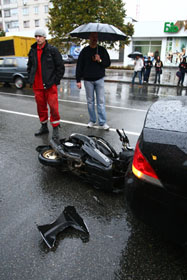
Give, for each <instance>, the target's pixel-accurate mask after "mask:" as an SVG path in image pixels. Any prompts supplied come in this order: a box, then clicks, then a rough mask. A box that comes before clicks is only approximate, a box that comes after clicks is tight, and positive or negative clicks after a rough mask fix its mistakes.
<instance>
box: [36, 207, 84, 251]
mask: <svg viewBox="0 0 187 280" xmlns="http://www.w3.org/2000/svg"><path fill="white" fill-rule="evenodd" d="M67 227H73V228H74V229H77V230H79V231H82V232H84V233H86V234H88V235H89V232H88V228H87V226H86V225H85V223H84V221H83V219H82V218H81V217H80V216H79V214H78V213H77V211H76V209H75V207H74V206H67V207H65V209H64V211H63V212H62V214H61V215H60V216H59V217H58V218H57V219H56V221H54V222H53V223H52V224H46V225H42V226H39V225H37V228H38V230H39V232H40V233H41V236H42V238H43V240H44V241H45V243H46V244H47V246H48V247H49V248H52V247H53V246H54V244H55V241H56V237H57V235H58V233H60V232H62V231H63V230H64V229H66V228H67Z"/></svg>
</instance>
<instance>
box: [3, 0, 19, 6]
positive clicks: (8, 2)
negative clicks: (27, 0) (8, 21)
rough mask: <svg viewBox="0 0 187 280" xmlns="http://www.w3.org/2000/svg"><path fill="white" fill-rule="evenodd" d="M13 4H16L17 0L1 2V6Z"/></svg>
mask: <svg viewBox="0 0 187 280" xmlns="http://www.w3.org/2000/svg"><path fill="white" fill-rule="evenodd" d="M14 3H17V0H4V1H3V4H4V5H7V4H14Z"/></svg>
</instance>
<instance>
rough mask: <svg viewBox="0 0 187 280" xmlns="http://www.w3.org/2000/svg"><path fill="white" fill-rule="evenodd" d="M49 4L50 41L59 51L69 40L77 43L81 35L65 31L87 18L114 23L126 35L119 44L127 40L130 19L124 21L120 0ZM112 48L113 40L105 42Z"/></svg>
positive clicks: (66, 0)
mask: <svg viewBox="0 0 187 280" xmlns="http://www.w3.org/2000/svg"><path fill="white" fill-rule="evenodd" d="M50 2H51V3H52V8H50V9H49V21H48V24H47V26H48V28H49V33H50V34H51V36H52V40H51V41H52V43H53V44H54V45H55V46H57V47H58V48H59V50H60V51H63V50H64V49H65V50H68V49H69V47H70V45H71V42H75V43H76V44H80V42H83V40H82V39H74V38H72V37H71V36H70V35H69V33H70V32H71V31H72V30H73V29H75V28H76V27H78V26H80V25H81V24H84V23H88V22H101V23H108V24H112V25H114V26H116V27H117V28H119V29H120V30H121V31H122V32H124V33H125V34H126V35H127V36H128V37H127V39H126V41H121V42H120V44H121V45H124V44H128V43H129V39H130V36H132V35H133V33H134V27H133V25H132V24H131V23H128V24H124V18H125V16H126V10H125V8H124V3H123V1H122V0H73V1H72V0H51V1H50ZM104 44H105V45H107V46H108V47H110V48H112V47H114V43H112V42H110V43H108V42H105V43H104Z"/></svg>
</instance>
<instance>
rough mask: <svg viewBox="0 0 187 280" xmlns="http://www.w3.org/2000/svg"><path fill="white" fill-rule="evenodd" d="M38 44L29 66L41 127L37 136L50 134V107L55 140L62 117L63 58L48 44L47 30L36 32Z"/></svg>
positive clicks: (32, 50) (31, 50)
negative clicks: (60, 93) (48, 124)
mask: <svg viewBox="0 0 187 280" xmlns="http://www.w3.org/2000/svg"><path fill="white" fill-rule="evenodd" d="M35 38H36V43H34V44H33V45H32V46H31V49H30V52H29V59H28V65H27V71H28V80H29V82H30V84H31V85H32V86H33V91H34V94H35V100H36V104H37V111H38V116H39V119H40V123H41V127H40V129H39V130H38V131H37V132H36V133H35V136H40V135H42V134H46V133H49V129H48V126H47V123H48V107H47V105H49V108H50V122H51V125H52V127H53V134H52V137H53V138H58V137H59V131H58V127H59V125H60V115H59V109H58V93H57V85H59V84H60V80H61V79H62V77H63V75H64V71H65V67H64V64H63V61H62V56H61V54H60V53H59V51H58V49H57V48H56V47H54V46H51V45H50V44H48V42H47V40H46V32H45V30H43V29H41V28H39V29H37V30H36V31H35Z"/></svg>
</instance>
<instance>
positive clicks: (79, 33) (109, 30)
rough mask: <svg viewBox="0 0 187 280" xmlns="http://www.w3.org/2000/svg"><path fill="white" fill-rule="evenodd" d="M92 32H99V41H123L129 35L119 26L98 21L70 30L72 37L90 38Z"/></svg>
mask: <svg viewBox="0 0 187 280" xmlns="http://www.w3.org/2000/svg"><path fill="white" fill-rule="evenodd" d="M91 32H97V33H98V41H118V40H120V41H122V40H125V39H126V38H127V35H125V33H123V32H122V31H121V30H119V29H118V28H117V27H115V26H113V25H111V24H106V23H96V22H90V23H86V24H83V25H80V26H79V27H77V28H75V29H74V30H73V31H71V32H70V35H71V36H72V37H77V38H81V39H89V36H90V33H91Z"/></svg>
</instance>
